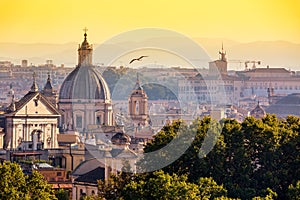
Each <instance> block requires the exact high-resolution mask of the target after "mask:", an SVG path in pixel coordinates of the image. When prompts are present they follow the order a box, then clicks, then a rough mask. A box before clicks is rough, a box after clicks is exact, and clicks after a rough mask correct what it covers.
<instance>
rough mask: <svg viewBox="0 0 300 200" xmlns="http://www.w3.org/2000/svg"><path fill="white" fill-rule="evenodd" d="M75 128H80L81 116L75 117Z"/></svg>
mask: <svg viewBox="0 0 300 200" xmlns="http://www.w3.org/2000/svg"><path fill="white" fill-rule="evenodd" d="M76 128H82V116H80V115H77V116H76Z"/></svg>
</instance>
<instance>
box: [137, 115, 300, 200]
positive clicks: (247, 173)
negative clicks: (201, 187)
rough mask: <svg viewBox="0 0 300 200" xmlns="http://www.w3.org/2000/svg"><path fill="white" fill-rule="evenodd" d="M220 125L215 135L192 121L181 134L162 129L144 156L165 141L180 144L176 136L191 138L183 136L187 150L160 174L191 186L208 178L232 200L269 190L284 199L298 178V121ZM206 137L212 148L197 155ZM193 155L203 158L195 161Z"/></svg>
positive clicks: (210, 124)
mask: <svg viewBox="0 0 300 200" xmlns="http://www.w3.org/2000/svg"><path fill="white" fill-rule="evenodd" d="M181 123H183V124H184V122H181ZM220 123H221V127H222V132H221V134H220V135H218V134H215V135H214V134H210V132H211V130H212V129H213V130H218V129H219V128H220V127H219V124H218V123H215V122H214V121H212V120H211V118H209V117H206V118H203V119H202V120H200V119H196V120H195V121H194V122H193V123H192V124H191V125H190V126H188V127H184V128H181V129H179V128H178V126H179V125H180V124H178V123H177V124H172V125H168V126H166V127H164V128H163V129H162V131H161V132H159V133H157V134H156V135H155V137H154V140H153V141H152V142H151V143H148V144H147V145H146V147H145V152H151V151H154V150H157V149H161V148H162V147H164V146H166V145H169V143H170V141H173V140H174V139H176V138H180V136H181V135H182V132H185V133H191V134H186V135H194V137H193V138H194V140H193V142H192V145H191V146H190V147H189V148H188V149H187V150H186V151H185V152H184V154H182V156H181V157H180V158H179V159H177V160H176V161H174V162H173V163H172V164H170V165H169V166H166V167H164V168H163V169H162V170H163V171H164V172H166V173H169V174H173V173H175V174H177V175H183V174H187V175H188V180H189V181H190V182H192V183H197V181H198V180H199V178H201V177H212V178H213V179H214V180H215V181H216V182H217V183H219V184H221V183H223V184H224V187H225V188H226V189H227V190H228V196H229V197H232V198H241V199H252V198H254V197H257V198H259V197H258V196H265V197H261V198H267V197H268V195H266V191H267V190H268V189H267V188H269V189H270V190H271V191H274V192H276V193H277V194H278V198H279V199H287V192H288V187H289V185H290V184H294V185H295V184H296V182H297V181H298V180H299V177H300V168H299V166H300V134H299V133H300V119H299V118H297V117H293V116H289V117H287V118H286V119H277V118H276V116H275V115H267V116H266V117H264V118H263V119H255V118H253V117H247V118H246V119H245V120H244V121H243V122H242V123H238V122H237V121H236V120H231V119H225V120H222V121H221V122H220ZM195 132H196V134H194V133H195ZM212 132H213V133H214V132H216V133H217V132H218V131H212ZM207 137H209V140H210V141H212V142H211V143H210V144H213V142H215V145H214V147H213V148H212V149H211V151H210V152H205V151H203V149H205V148H203V146H205V144H204V139H207ZM174 148H175V149H178V148H180V147H177V146H176V147H174ZM203 152H204V153H203ZM199 153H200V155H202V154H203V155H205V156H203V157H202V158H200V157H199V156H198V155H199ZM160 156H165V159H168V157H169V155H163V154H162V155H160ZM155 162H156V160H155V159H154V160H149V159H148V160H146V163H154V164H155ZM141 167H143V165H141ZM273 197H274V198H275V196H273ZM273 197H272V198H273ZM268 198H269V197H268Z"/></svg>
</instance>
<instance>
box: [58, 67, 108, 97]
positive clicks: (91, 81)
mask: <svg viewBox="0 0 300 200" xmlns="http://www.w3.org/2000/svg"><path fill="white" fill-rule="evenodd" d="M59 99H103V100H111V98H110V91H109V88H108V86H107V83H106V81H105V80H104V78H103V77H102V75H101V74H100V72H98V71H97V69H95V67H93V66H80V67H78V66H77V67H76V68H75V69H74V70H73V71H72V72H71V73H70V74H69V75H68V76H67V78H66V79H65V80H64V82H63V84H62V86H61V88H60V92H59Z"/></svg>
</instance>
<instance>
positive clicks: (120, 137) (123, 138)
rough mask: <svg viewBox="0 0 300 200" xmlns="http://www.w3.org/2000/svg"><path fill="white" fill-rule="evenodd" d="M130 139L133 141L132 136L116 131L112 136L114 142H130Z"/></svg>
mask: <svg viewBox="0 0 300 200" xmlns="http://www.w3.org/2000/svg"><path fill="white" fill-rule="evenodd" d="M130 141H131V139H130V137H129V136H128V135H127V134H125V133H121V132H118V133H116V134H115V135H114V136H113V137H112V138H111V142H112V143H113V144H127V143H130Z"/></svg>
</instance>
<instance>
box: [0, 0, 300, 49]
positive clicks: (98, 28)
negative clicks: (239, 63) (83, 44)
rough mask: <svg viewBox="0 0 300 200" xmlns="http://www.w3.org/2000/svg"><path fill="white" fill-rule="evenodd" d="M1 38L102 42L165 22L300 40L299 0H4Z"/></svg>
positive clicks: (218, 33) (232, 34)
mask: <svg viewBox="0 0 300 200" xmlns="http://www.w3.org/2000/svg"><path fill="white" fill-rule="evenodd" d="M0 10H1V12H0V24H1V32H0V42H22V43H32V42H46V43H66V42H78V41H81V39H82V29H83V28H84V27H85V26H86V27H88V29H89V40H90V41H93V43H100V42H102V41H104V40H106V39H109V38H110V37H111V36H113V35H116V34H118V33H121V32H124V31H128V30H132V29H137V28H142V27H160V28H166V29H171V30H174V31H178V32H180V33H183V34H185V35H188V36H190V37H221V38H228V39H233V40H237V41H241V42H250V41H256V40H287V41H290V42H296V43H300V1H299V0H249V1H246V0H245V1H242V0H205V1H201V0H194V1H189V0H119V1H117V0H84V1H79V0H48V1H46V0H0Z"/></svg>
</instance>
